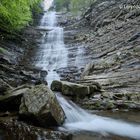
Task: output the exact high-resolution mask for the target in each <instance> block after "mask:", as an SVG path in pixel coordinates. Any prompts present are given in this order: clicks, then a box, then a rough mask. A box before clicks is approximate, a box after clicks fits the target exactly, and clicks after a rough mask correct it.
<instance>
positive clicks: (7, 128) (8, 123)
mask: <svg viewBox="0 0 140 140" xmlns="http://www.w3.org/2000/svg"><path fill="white" fill-rule="evenodd" d="M0 128H1V129H2V130H3V131H2V133H1V131H0V134H1V135H0V138H1V136H3V137H2V139H5V140H23V139H26V140H36V139H41V140H44V139H46V140H71V139H72V135H71V134H69V133H65V132H60V131H55V130H51V129H49V130H48V129H44V128H41V127H35V126H32V125H28V124H26V123H24V122H21V121H18V119H17V117H0Z"/></svg>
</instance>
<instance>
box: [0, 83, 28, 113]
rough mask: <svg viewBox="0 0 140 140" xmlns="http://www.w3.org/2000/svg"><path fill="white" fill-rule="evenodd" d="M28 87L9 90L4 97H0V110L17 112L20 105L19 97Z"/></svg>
mask: <svg viewBox="0 0 140 140" xmlns="http://www.w3.org/2000/svg"><path fill="white" fill-rule="evenodd" d="M29 88H30V87H29V86H27V85H23V86H20V87H17V88H14V89H11V90H8V91H6V93H5V95H3V96H0V110H1V111H2V110H3V111H7V110H15V111H18V110H19V106H20V104H21V97H22V96H23V94H24V93H26V92H27V90H28V89H29Z"/></svg>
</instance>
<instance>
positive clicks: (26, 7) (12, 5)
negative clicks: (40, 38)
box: [0, 0, 41, 31]
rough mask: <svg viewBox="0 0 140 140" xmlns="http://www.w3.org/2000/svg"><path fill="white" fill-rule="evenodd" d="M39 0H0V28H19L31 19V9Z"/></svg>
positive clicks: (11, 29) (8, 29)
mask: <svg viewBox="0 0 140 140" xmlns="http://www.w3.org/2000/svg"><path fill="white" fill-rule="evenodd" d="M40 1H41V0H1V1H0V29H1V30H6V31H15V30H20V29H21V28H23V27H24V26H25V25H27V24H28V22H29V21H31V20H32V9H33V8H35V7H36V5H38V3H39V2H40Z"/></svg>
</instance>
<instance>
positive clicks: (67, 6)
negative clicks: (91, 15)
mask: <svg viewBox="0 0 140 140" xmlns="http://www.w3.org/2000/svg"><path fill="white" fill-rule="evenodd" d="M94 1H95V0H71V1H70V0H56V1H55V2H56V10H58V11H59V10H61V11H62V9H63V10H66V11H71V12H73V13H78V12H79V11H83V10H84V9H86V8H87V7H88V6H89V5H90V4H91V3H93V2H94Z"/></svg>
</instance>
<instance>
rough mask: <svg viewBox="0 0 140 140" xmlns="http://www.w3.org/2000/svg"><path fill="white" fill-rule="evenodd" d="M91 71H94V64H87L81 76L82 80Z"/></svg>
mask: <svg viewBox="0 0 140 140" xmlns="http://www.w3.org/2000/svg"><path fill="white" fill-rule="evenodd" d="M93 70H94V63H89V64H87V65H86V67H85V69H84V71H83V73H82V74H81V78H83V77H84V76H86V75H89V74H90V73H91V72H92V71H93Z"/></svg>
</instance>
